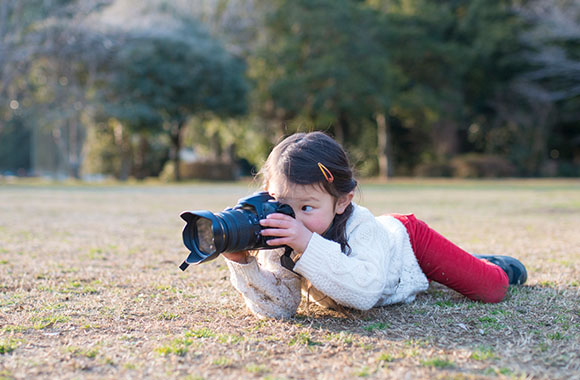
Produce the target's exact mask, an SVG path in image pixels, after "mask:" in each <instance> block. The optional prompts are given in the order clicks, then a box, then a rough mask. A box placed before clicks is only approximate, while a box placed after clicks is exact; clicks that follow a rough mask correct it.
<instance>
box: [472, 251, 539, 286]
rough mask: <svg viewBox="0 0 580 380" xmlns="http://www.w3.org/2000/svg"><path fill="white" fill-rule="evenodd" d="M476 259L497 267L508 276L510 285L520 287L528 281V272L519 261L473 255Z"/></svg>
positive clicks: (502, 257)
mask: <svg viewBox="0 0 580 380" xmlns="http://www.w3.org/2000/svg"><path fill="white" fill-rule="evenodd" d="M474 256H475V257H477V258H478V259H483V260H487V261H489V262H490V263H492V264H495V265H497V266H498V267H500V268H501V269H503V271H504V272H506V274H507V275H508V279H509V284H510V285H522V284H523V283H525V282H526V280H527V279H528V272H527V271H526V267H525V266H524V264H522V263H521V261H519V260H517V259H514V258H513V257H510V256H495V255H487V256H486V255H474Z"/></svg>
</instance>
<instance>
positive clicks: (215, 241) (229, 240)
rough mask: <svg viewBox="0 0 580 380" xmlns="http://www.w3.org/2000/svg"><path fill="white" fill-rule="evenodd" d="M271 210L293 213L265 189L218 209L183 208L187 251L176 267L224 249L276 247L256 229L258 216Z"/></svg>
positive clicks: (222, 251)
mask: <svg viewBox="0 0 580 380" xmlns="http://www.w3.org/2000/svg"><path fill="white" fill-rule="evenodd" d="M273 213H281V214H286V215H289V216H291V217H293V218H294V217H295V215H294V211H293V210H292V207H290V206H289V205H287V204H283V203H280V202H276V201H275V200H274V198H272V197H271V196H270V194H268V193H267V192H259V193H255V194H254V195H251V196H249V197H246V198H242V199H240V200H239V201H238V204H237V205H235V206H234V207H231V208H227V209H225V210H224V211H222V212H219V213H212V212H211V211H207V210H200V211H186V212H183V213H182V214H181V218H182V219H183V220H185V222H186V223H187V224H186V225H185V228H184V229H183V243H184V244H185V246H186V247H187V248H188V249H189V251H190V253H189V256H187V258H186V259H185V261H184V262H183V263H182V264H181V265H180V266H179V268H180V269H181V270H185V269H187V267H188V266H189V265H190V264H201V263H203V262H207V261H210V260H213V259H215V258H216V257H218V256H219V254H220V253H224V252H238V251H245V250H254V249H264V248H267V249H271V248H276V247H275V246H271V245H268V244H267V243H266V242H267V241H268V240H269V239H271V237H266V236H262V234H261V233H260V232H261V230H262V226H261V225H260V220H261V219H264V218H266V216H268V215H270V214H273Z"/></svg>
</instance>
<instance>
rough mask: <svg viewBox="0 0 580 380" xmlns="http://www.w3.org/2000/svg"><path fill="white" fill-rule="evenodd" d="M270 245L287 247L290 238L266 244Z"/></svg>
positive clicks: (270, 241) (273, 240)
mask: <svg viewBox="0 0 580 380" xmlns="http://www.w3.org/2000/svg"><path fill="white" fill-rule="evenodd" d="M266 243H267V244H268V245H286V244H288V243H290V239H288V238H278V239H270V240H268V241H267V242H266Z"/></svg>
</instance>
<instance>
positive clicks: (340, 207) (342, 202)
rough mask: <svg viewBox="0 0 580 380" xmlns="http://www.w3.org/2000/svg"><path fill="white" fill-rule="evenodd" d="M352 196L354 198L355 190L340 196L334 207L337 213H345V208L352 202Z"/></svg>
mask: <svg viewBox="0 0 580 380" xmlns="http://www.w3.org/2000/svg"><path fill="white" fill-rule="evenodd" d="M352 198H354V190H353V191H351V192H350V193H348V194H345V195H343V196H341V197H340V198H338V200H337V202H336V206H335V208H334V209H335V211H336V213H337V214H339V215H340V214H342V213H344V210H346V208H347V207H348V205H349V204H350V202H352Z"/></svg>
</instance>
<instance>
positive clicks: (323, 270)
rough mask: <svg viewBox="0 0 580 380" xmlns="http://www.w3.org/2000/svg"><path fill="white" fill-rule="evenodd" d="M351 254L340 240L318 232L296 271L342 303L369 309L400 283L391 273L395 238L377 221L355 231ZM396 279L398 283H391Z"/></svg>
mask: <svg viewBox="0 0 580 380" xmlns="http://www.w3.org/2000/svg"><path fill="white" fill-rule="evenodd" d="M348 243H349V245H350V248H351V253H350V255H348V256H347V255H345V254H344V253H343V252H342V251H341V248H340V244H339V243H337V242H334V241H331V240H327V239H325V238H323V237H322V236H320V235H318V234H314V235H313V236H312V238H311V239H310V241H309V243H308V247H307V248H306V250H305V251H304V254H303V255H302V256H301V258H300V259H299V260H298V262H297V263H296V266H295V267H294V271H295V272H297V273H300V274H301V275H303V276H304V277H305V278H306V279H308V280H309V281H310V282H311V283H312V285H313V286H314V287H315V288H316V289H318V290H319V291H321V292H322V293H324V294H326V295H327V296H329V297H330V298H332V299H333V300H335V301H336V302H338V303H339V304H341V305H344V306H348V307H352V308H355V309H358V310H368V309H370V308H372V307H373V306H374V305H376V304H377V302H378V301H379V299H380V298H381V296H384V295H385V289H387V292H388V289H392V290H393V292H394V290H395V289H396V287H397V283H396V282H397V281H398V276H396V275H395V276H393V275H392V274H389V273H387V272H388V270H387V268H388V267H389V265H387V263H388V261H386V260H389V261H390V259H391V257H392V254H391V251H392V242H389V240H388V237H387V236H386V234H385V231H384V230H383V229H382V228H381V227H380V225H378V224H377V223H374V221H371V222H367V223H362V224H360V225H358V226H357V227H356V228H355V229H354V230H353V231H351V233H350V236H349V240H348ZM390 282H394V283H390Z"/></svg>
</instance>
